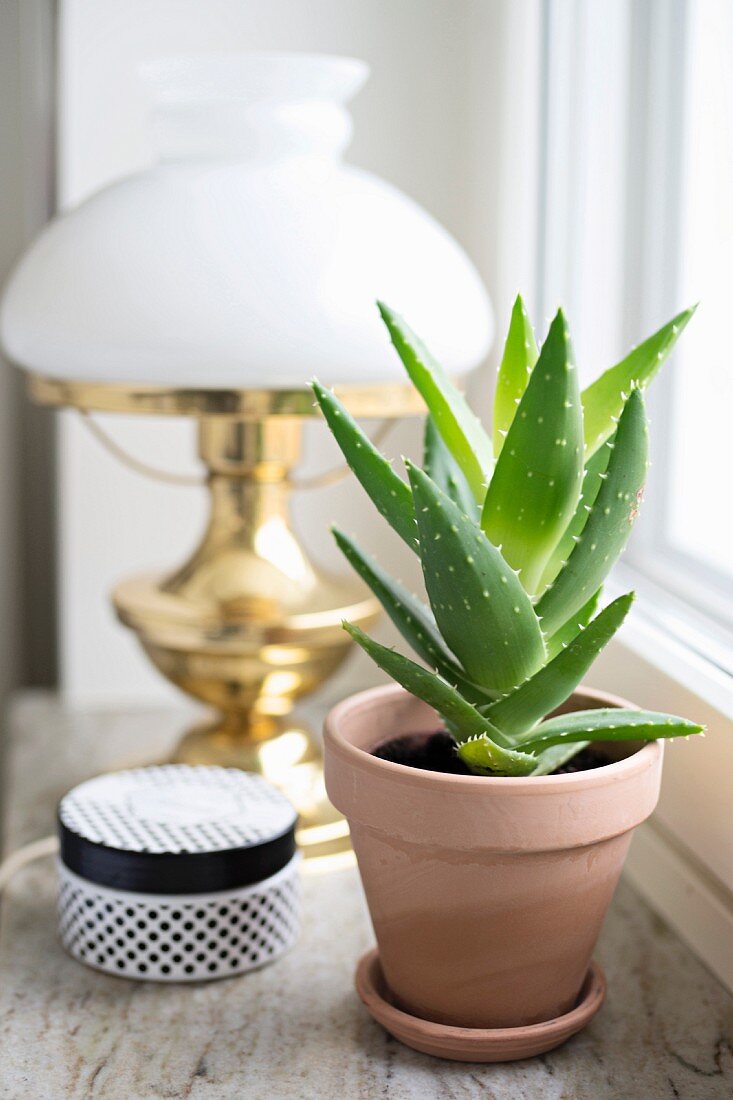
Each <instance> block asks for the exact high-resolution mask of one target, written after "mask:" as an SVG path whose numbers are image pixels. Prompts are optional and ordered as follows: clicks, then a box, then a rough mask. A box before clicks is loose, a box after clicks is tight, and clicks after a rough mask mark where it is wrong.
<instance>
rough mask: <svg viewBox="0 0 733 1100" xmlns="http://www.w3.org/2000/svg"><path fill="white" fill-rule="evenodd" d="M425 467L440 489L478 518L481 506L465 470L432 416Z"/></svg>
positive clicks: (428, 420) (428, 423)
mask: <svg viewBox="0 0 733 1100" xmlns="http://www.w3.org/2000/svg"><path fill="white" fill-rule="evenodd" d="M423 467H424V469H425V473H426V474H427V475H428V477H430V478H432V480H433V481H434V482H435V484H436V485H437V486H438V488H439V489H442V490H443V492H444V493H445V494H446V496H449V497H450V498H451V500H452V501H453V502H454V504H457V505H458V507H459V508H460V509H461V511H462V512H465V513H466V515H467V516H470V518H471V519H478V516H479V506H478V504H477V502H476V498H475V497H474V495H473V493H472V492H471V487H470V485H469V484H468V482H467V481H466V478H465V475H464V473H463V470H461V468H460V466H459V465H458V463H457V462H456V460H455V459H454V457H453V455H452V454H451V453H450V451H449V450H448V448H447V447H446V445H445V443H444V442H443V440H442V438H441V435H440V432H439V431H438V429H437V428H436V426H435V421H434V420H433V418H432V416H428V417H426V419H425V443H424V458H423Z"/></svg>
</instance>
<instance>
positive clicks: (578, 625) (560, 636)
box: [545, 587, 603, 659]
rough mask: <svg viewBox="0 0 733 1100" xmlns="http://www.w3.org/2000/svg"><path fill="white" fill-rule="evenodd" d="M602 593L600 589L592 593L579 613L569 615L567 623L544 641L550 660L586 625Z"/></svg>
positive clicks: (593, 613)
mask: <svg viewBox="0 0 733 1100" xmlns="http://www.w3.org/2000/svg"><path fill="white" fill-rule="evenodd" d="M602 592H603V588H602V587H601V588H599V589H598V591H597V592H594V593H593V595H592V596H591V598H590V599H589V600H588V602H587V603H584V604H583V606H582V607H581V609H580V611H577V612H576V613H575V615H571V617H570V618H569V619H568V621H567V622H566V623H563V625H562V626H561V627H560V629H559V630H556V631H555V633H554V634H553V635H552V637H551V638H546V639H545V645H546V646H547V655H548V657H549V658H550V659H552V658H553V657H556V656H557V655H558V653H559V652H560V651H561V650H562V649H565V647H566V646H567V645H569V644H570V642H572V640H573V638H574V637H575V636H576V635H577V634H578V633H579V632H580V631H581V630H582V629H583V627H586V626H587V625H588V623H589V622H590V621H591V619H592V618H593V616H594V615H595V613H596V608H597V607H598V602H599V600H600V598H601V593H602Z"/></svg>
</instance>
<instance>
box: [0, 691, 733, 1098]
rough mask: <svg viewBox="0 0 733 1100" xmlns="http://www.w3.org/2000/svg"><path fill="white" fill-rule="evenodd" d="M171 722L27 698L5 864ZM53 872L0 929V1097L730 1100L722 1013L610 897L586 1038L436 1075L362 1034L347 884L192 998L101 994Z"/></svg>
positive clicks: (706, 988)
mask: <svg viewBox="0 0 733 1100" xmlns="http://www.w3.org/2000/svg"><path fill="white" fill-rule="evenodd" d="M184 724H185V716H182V714H181V713H180V712H179V713H177V714H176V713H172V712H142V713H119V712H114V713H96V714H91V713H80V712H73V711H71V712H70V711H68V710H65V709H64V708H63V707H62V706H61V705H60V704H59V703H58V702H57V701H55V700H54V699H53V698H52V697H49V696H43V695H27V696H24V697H22V698H21V699H20V700H19V701H18V702H17V704H16V705H15V707H14V709H13V713H12V717H11V720H10V722H9V723H8V738H7V743H6V769H5V787H4V799H3V803H4V805H3V810H4V820H5V847H6V850H13V849H15V848H17V847H18V846H19V845H21V844H23V843H26V842H27V841H30V840H33V839H36V838H38V837H40V836H44V835H46V834H47V833H49V832H50V831H51V830H52V828H53V813H54V806H55V803H56V800H57V799H58V797H59V796H60V795H61V794H62V793H63V792H64V791H65V790H67V789H68V788H69V787H70V786H71V785H73V783H75V782H78V781H79V780H80V779H82V778H84V777H86V776H88V775H91V774H94V773H95V772H98V771H101V770H105V769H107V768H110V767H113V766H117V767H119V766H124V765H125V764H128V763H139V762H140V761H141V760H145V759H147V760H153V759H156V758H161V757H162V756H163V755H164V754H165V752H166V750H167V749H168V748H169V747H170V745H171V744H172V743H173V741H174V740H175V737H176V735H177V734H178V733H179V732H180V730H181V729H182V727H183V725H184ZM53 891H54V872H53V868H52V866H51V863H50V861H49V860H47V861H44V862H43V863H39V864H37V865H34V866H32V867H29V868H27V869H26V870H24V871H22V872H20V873H19V874H18V875H17V877H16V878H15V879H14V880H13V883H12V885H11V887H10V888H9V890H8V891H7V894H6V895H5V897H4V899H3V904H2V912H1V913H0V1097H2V1098H3V1100H5V1098H7V1100H25V1098H28V1100H31V1098H32V1100H46V1098H48V1100H61V1098H66V1097H75V1098H86V1097H94V1098H97V1097H100V1098H102V1097H103V1098H114V1100H116V1098H120V1100H136V1098H138V1097H153V1098H157V1097H161V1098H163V1097H167V1098H178V1097H181V1098H183V1097H190V1098H192V1100H219V1098H221V1100H226V1098H229V1097H232V1098H235V1097H236V1098H237V1100H241V1098H246V1100H260V1098H262V1100H282V1098H284V1100H290V1098H292V1100H310V1098H314V1100H315V1098H318V1100H329V1098H335V1100H350V1098H352V1097H353V1098H362V1100H372V1098H376V1097H380V1096H382V1097H388V1098H389V1100H426V1098H432V1097H435V1098H438V1097H439V1098H441V1100H442V1098H446V1100H447V1098H453V1097H455V1098H456V1100H458V1098H470V1097H485V1098H491V1100H504V1098H507V1100H525V1098H526V1100H535V1098H542V1100H576V1098H577V1100H586V1098H592V1100H603V1098H616V1097H618V1098H623V1100H631V1098H635V1097H640V1096H644V1097H646V1098H648V1100H655V1098H657V1097H660V1098H661V1097H670V1098H673V1097H682V1098H683V1100H698V1098H699V1100H717V1098H718V1097H720V1098H721V1100H722V1098H726V1100H727V1098H729V1097H730V1096H731V1095H732V1094H733V999H731V998H730V997H729V996H728V994H727V993H726V992H725V990H724V989H723V988H722V987H721V986H720V985H719V984H718V982H717V981H716V980H715V979H714V978H713V977H711V976H710V974H709V973H708V972H707V971H706V970H705V969H704V967H703V966H702V965H701V964H700V963H699V962H698V961H697V960H696V959H695V957H694V956H693V955H692V954H691V953H690V952H689V950H688V949H687V948H686V947H684V946H683V945H682V944H681V943H680V941H679V940H678V939H677V938H676V937H675V936H674V935H673V934H672V933H671V932H670V930H669V929H668V928H667V927H666V926H665V925H664V924H663V923H662V922H661V921H660V920H659V919H658V918H657V917H655V916H654V915H653V914H652V913H651V911H650V910H649V909H648V908H647V907H646V906H645V905H644V903H643V902H642V901H641V900H640V899H639V898H638V897H637V895H636V894H634V893H633V891H632V890H631V889H630V888H629V887H628V886H627V885H624V884H622V886H621V887H620V889H619V891H618V893H617V896H616V898H615V900H614V902H613V906H612V909H611V912H610V914H609V917H608V920H607V922H606V925H605V927H604V930H603V934H602V937H601V941H600V943H599V946H598V951H597V955H598V958H599V959H600V961H601V963H602V964H603V966H604V967H605V969H606V972H607V975H608V980H609V987H610V990H609V996H608V999H607V1001H606V1004H605V1006H604V1008H603V1009H602V1010H601V1012H600V1014H599V1015H598V1016H597V1017H596V1019H595V1020H594V1021H593V1022H592V1024H591V1025H590V1026H589V1028H588V1029H587V1030H586V1031H585V1032H584V1033H582V1034H580V1035H578V1036H576V1037H575V1038H574V1039H572V1040H571V1041H570V1042H569V1043H568V1044H566V1046H564V1047H562V1048H560V1049H559V1050H557V1051H554V1052H552V1053H550V1054H548V1055H545V1056H544V1057H542V1058H538V1059H536V1060H534V1061H528V1062H521V1063H515V1064H513V1065H503V1066H501V1065H500V1066H477V1065H462V1064H458V1063H447V1062H439V1061H436V1060H434V1059H431V1058H429V1057H427V1056H424V1055H420V1054H417V1053H414V1052H412V1051H410V1050H407V1049H406V1048H404V1047H402V1046H401V1045H400V1044H399V1043H397V1042H396V1041H395V1040H393V1039H391V1038H389V1037H388V1036H387V1035H386V1034H385V1033H384V1032H383V1031H382V1030H381V1029H380V1028H379V1027H378V1026H377V1025H376V1024H375V1023H373V1022H372V1020H371V1019H370V1017H369V1016H368V1015H367V1013H366V1012H365V1010H364V1009H363V1008H362V1006H361V1004H360V1003H359V1001H358V1000H357V998H356V995H355V993H354V991H353V984H352V983H353V969H354V964H355V961H356V959H357V957H358V956H359V955H360V954H361V953H362V952H363V951H364V950H365V949H366V948H367V947H368V946H369V945H370V943H371V938H372V937H371V929H370V927H369V922H368V918H367V916H366V911H365V907H364V903H363V899H362V895H361V889H360V886H359V881H358V876H357V874H356V870H355V868H353V867H348V868H346V869H343V870H340V871H331V872H322V873H313V871H312V870H310V869H309V870H308V871H307V872H306V875H305V928H304V932H303V936H302V938H301V941H300V943H299V944H298V946H297V947H296V948H295V949H294V950H293V951H292V952H291V953H290V954H289V955H288V956H287V957H286V958H284V959H283V960H282V961H280V962H279V963H278V964H276V965H274V966H271V967H269V968H266V969H264V970H261V971H259V972H256V973H253V974H250V975H246V976H244V977H242V978H233V979H229V980H225V981H221V982H213V983H210V984H207V985H201V986H196V987H190V988H189V987H181V986H156V985H154V984H152V983H147V984H145V983H133V982H128V981H126V980H124V979H118V978H112V977H106V976H104V975H101V974H97V973H95V972H93V971H91V970H87V969H86V968H84V967H82V966H80V965H78V964H77V963H75V962H74V961H73V960H72V959H70V958H68V957H67V956H66V955H65V954H64V952H63V951H62V949H61V948H60V946H59V944H58V943H57V940H56V937H55V928H54V914H53Z"/></svg>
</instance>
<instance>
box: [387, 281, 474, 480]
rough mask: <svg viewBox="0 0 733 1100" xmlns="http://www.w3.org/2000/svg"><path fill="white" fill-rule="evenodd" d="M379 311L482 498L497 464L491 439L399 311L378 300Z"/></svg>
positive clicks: (447, 442)
mask: <svg viewBox="0 0 733 1100" xmlns="http://www.w3.org/2000/svg"><path fill="white" fill-rule="evenodd" d="M377 307H378V309H379V313H380V315H381V317H382V320H383V321H384V323H385V325H386V326H387V330H388V332H389V335H390V337H391V339H392V343H393V344H394V346H395V349H396V351H397V354H398V355H399V357H400V359H401V360H402V362H403V364H404V367H405V370H406V371H407V373H408V375H409V376H410V379H411V381H412V384H413V385H414V386H415V389H416V390H417V391H418V393H419V394H420V396H421V397H422V399H423V401H424V402H425V404H426V405H427V407H428V411H429V413H430V415H431V416H432V417H433V420H434V421H435V425H436V427H437V429H438V431H439V432H440V434H441V436H442V438H443V441H444V443H445V445H446V447H447V448H448V450H449V451H450V453H451V454H452V455H453V457H454V459H455V460H456V462H457V463H458V465H459V467H460V468H461V470H462V471H463V474H464V476H465V478H466V480H467V481H468V484H469V485H470V487H471V492H472V493H473V495H474V497H475V498H476V500H477V501H482V500H483V498H484V492H485V489H486V482H487V480H488V477H489V474H490V472H491V467H492V465H493V460H494V456H493V450H492V447H491V440H490V439H489V437H488V435H487V434H486V432H485V431H484V429H483V427H482V426H481V424H480V422H479V420H478V418H477V417H476V415H475V414H474V413H473V412H472V411H471V409H470V407H469V406H468V403H467V402H466V399H465V398H464V396H463V394H461V393H460V392H459V391H458V390H457V389H456V387H455V386H454V385H453V383H452V382H451V380H450V378H449V377H448V375H447V374H446V373H445V371H444V370H443V368H442V367H441V365H440V363H438V361H437V360H436V359H435V358H434V357H433V356H432V355H431V354H430V352H429V351H428V349H427V348H426V347H425V345H424V344H423V342H422V340H420V338H419V337H418V336H416V335H415V333H414V332H413V331H412V329H411V328H410V326H409V325H408V324H407V323H406V321H404V320H403V318H402V317H400V315H399V314H398V313H395V311H394V310H393V309H390V307H389V306H388V305H386V304H385V303H384V302H377Z"/></svg>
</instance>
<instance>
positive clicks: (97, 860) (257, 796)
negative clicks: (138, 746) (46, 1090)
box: [59, 765, 300, 981]
mask: <svg viewBox="0 0 733 1100" xmlns="http://www.w3.org/2000/svg"><path fill="white" fill-rule="evenodd" d="M295 819H296V818H295V811H294V810H293V808H292V806H291V805H290V803H289V802H288V801H287V799H285V798H284V797H283V796H282V795H281V794H280V793H279V792H278V791H276V790H275V789H274V788H273V787H271V786H270V785H269V784H268V783H267V782H266V781H265V780H263V779H261V778H259V777H258V776H254V775H249V774H247V773H244V772H240V771H236V770H234V769H225V768H201V767H186V766H184V765H166V766H162V767H151V768H137V769H133V770H131V771H126V772H118V773H114V774H110V775H105V776H100V777H99V778H97V779H93V780H90V781H89V782H87V783H83V784H81V785H80V786H79V787H75V788H74V789H73V790H72V791H70V792H69V794H67V795H66V796H65V797H64V798H63V799H62V801H61V803H60V806H59V836H60V843H61V853H60V859H59V926H60V934H61V940H62V943H63V944H64V946H65V947H66V949H67V950H68V951H69V952H70V953H71V954H72V955H73V956H74V957H75V958H77V959H79V960H80V961H81V962H84V963H87V964H88V965H90V966H93V967H96V968H97V969H100V970H105V971H107V972H109V973H112V974H117V975H121V976H124V977H129V978H136V979H143V980H154V981H201V980H207V979H212V978H220V977H226V976H228V975H234V974H242V973H244V972H246V971H248V970H252V969H254V968H256V967H259V966H262V965H264V964H265V963H268V962H272V961H274V960H275V959H276V958H278V956H279V955H281V954H282V953H283V952H284V951H286V950H287V949H288V948H289V947H291V946H292V944H293V943H294V942H295V940H296V939H297V936H298V932H299V928H300V882H299V875H298V860H299V857H298V855H297V853H296V851H295V835H294V830H295Z"/></svg>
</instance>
